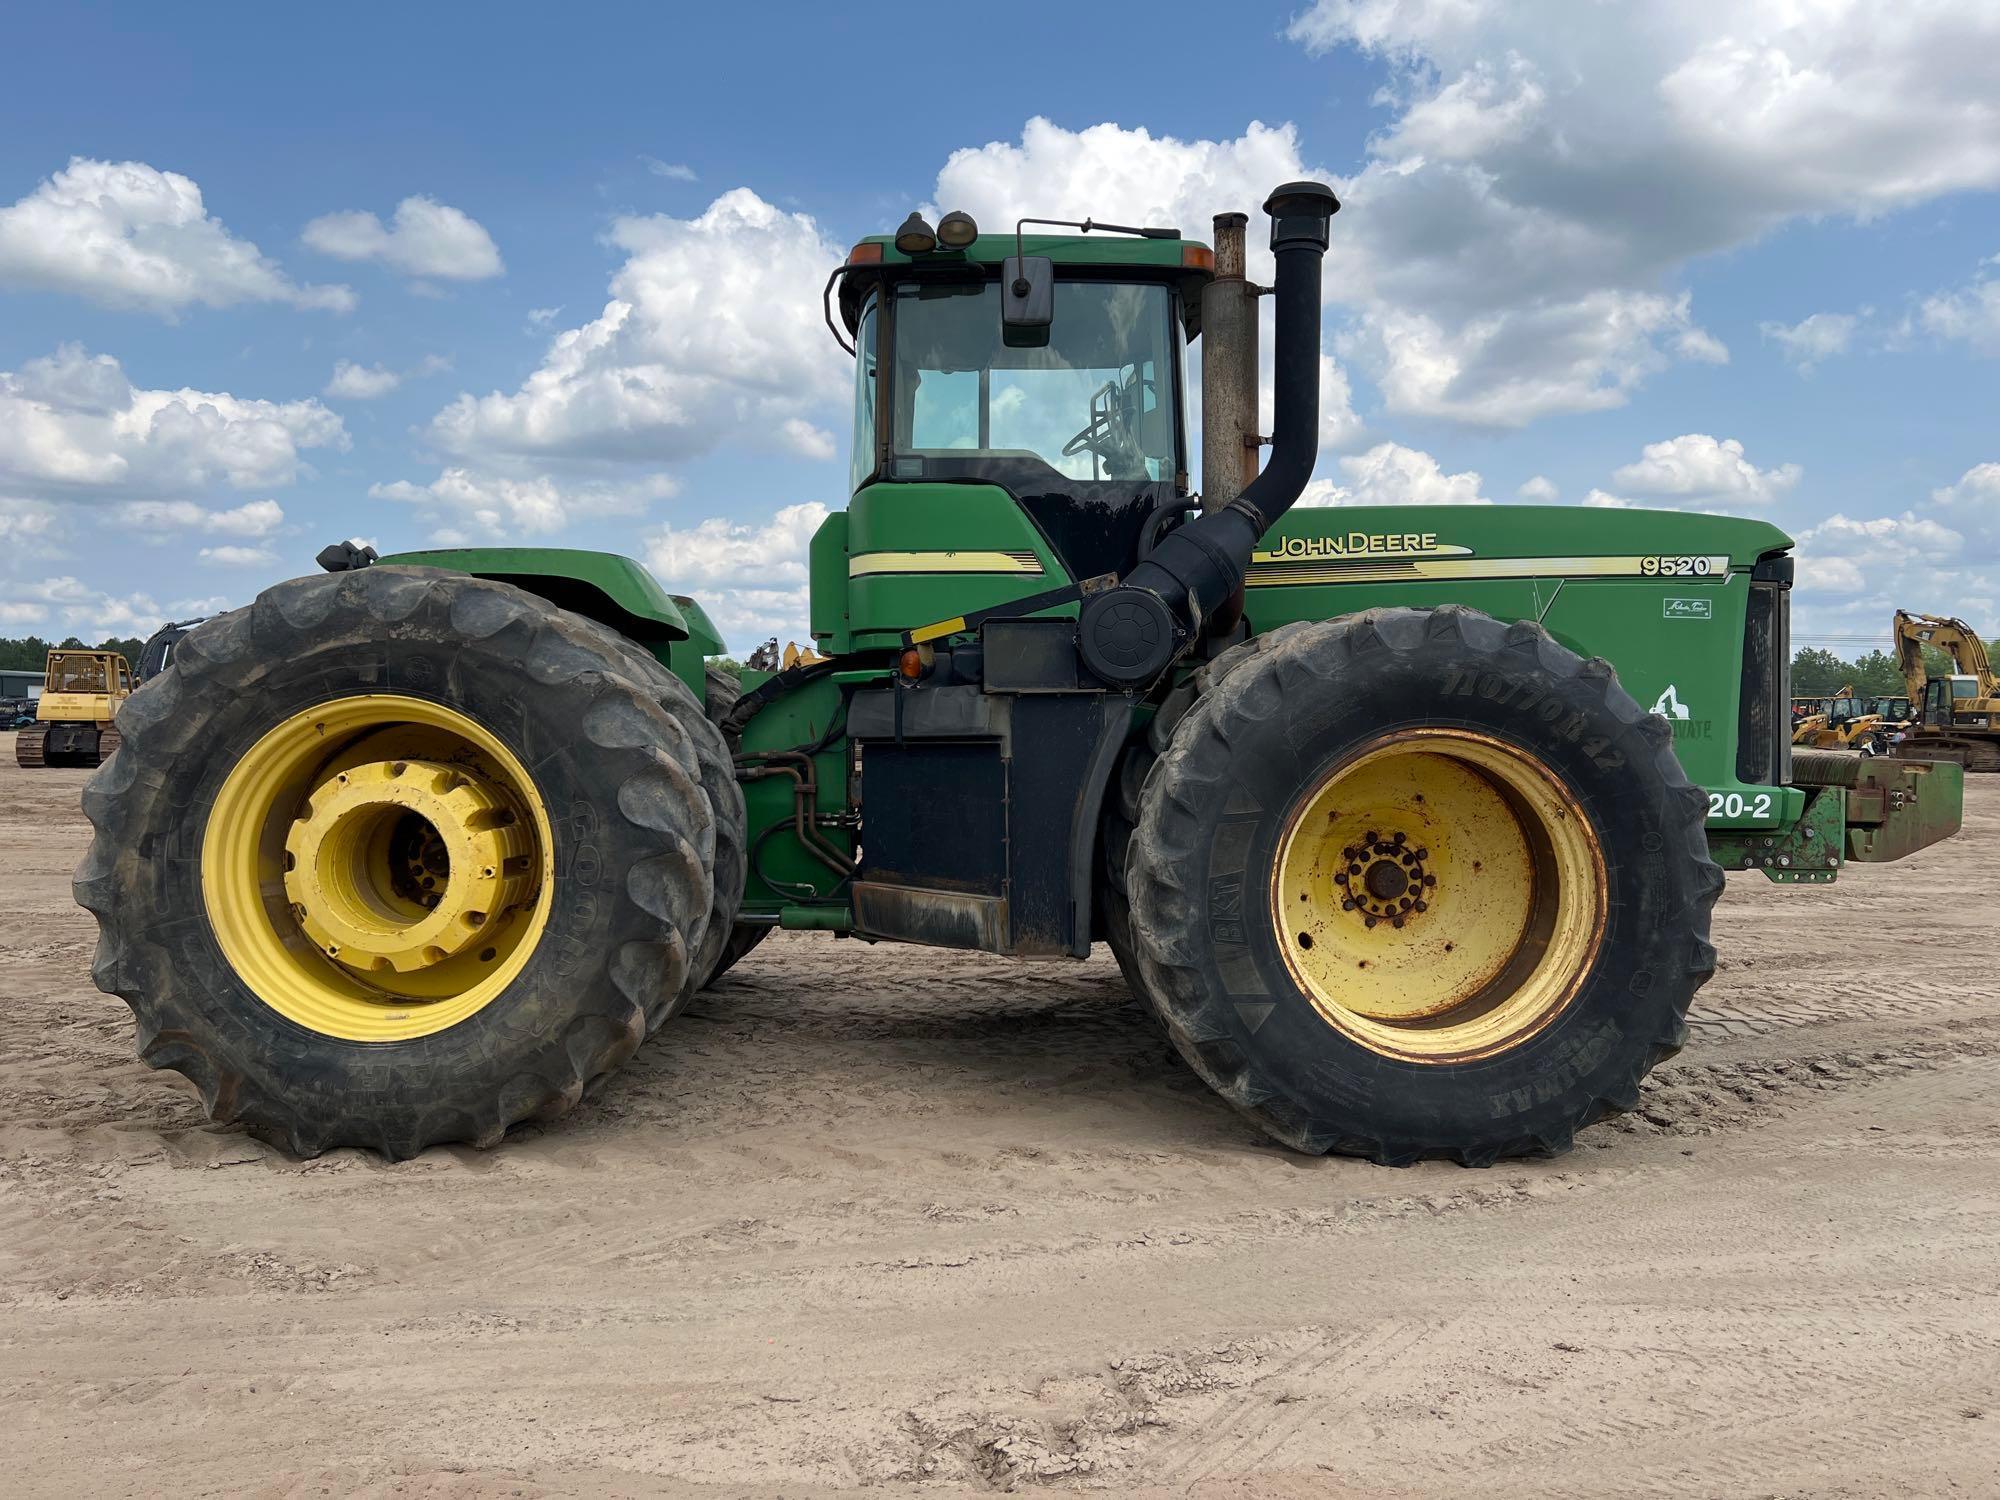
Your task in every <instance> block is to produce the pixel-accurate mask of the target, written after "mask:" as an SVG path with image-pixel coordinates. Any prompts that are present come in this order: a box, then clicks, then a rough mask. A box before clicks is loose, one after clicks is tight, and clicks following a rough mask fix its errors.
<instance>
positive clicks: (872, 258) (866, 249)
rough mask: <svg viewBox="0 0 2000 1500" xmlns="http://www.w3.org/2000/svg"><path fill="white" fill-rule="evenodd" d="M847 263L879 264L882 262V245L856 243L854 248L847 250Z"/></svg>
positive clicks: (861, 264) (851, 264)
mask: <svg viewBox="0 0 2000 1500" xmlns="http://www.w3.org/2000/svg"><path fill="white" fill-rule="evenodd" d="M847 263H848V264H849V265H850V266H879V265H880V264H882V247H881V246H880V245H868V244H862V245H856V246H855V247H854V248H853V249H852V250H850V251H848V252H847Z"/></svg>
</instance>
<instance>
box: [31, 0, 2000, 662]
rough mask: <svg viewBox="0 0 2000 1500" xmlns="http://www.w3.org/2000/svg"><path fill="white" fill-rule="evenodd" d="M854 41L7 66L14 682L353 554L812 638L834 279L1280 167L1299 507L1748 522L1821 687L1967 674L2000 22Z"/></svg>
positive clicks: (359, 16) (1389, 23) (832, 357)
mask: <svg viewBox="0 0 2000 1500" xmlns="http://www.w3.org/2000/svg"><path fill="white" fill-rule="evenodd" d="M834 10H835V8H832V7H824V6H791V5H766V6H761V7H758V8H756V9H755V10H754V11H751V10H749V9H747V8H726V7H725V8H712V9H711V8H703V9H699V10H693V9H689V10H685V11H684V10H683V9H682V8H678V7H675V8H667V7H658V6H645V7H601V6H592V5H572V6H569V7H564V8H562V9H561V10H560V11H559V12H550V11H548V10H547V9H546V8H537V9H529V8H526V7H505V6H481V7H470V6H456V5H435V6H425V7H399V8H395V9H391V8H387V7H352V8H350V9H349V10H348V11H346V12H302V11H295V10H289V9H283V8H269V9H267V10H264V11H261V12H246V11H242V10H239V9H234V8H228V9H224V8H216V7H201V8H194V9H192V10H187V11H186V12H185V13H173V12H167V11H162V10H161V9H160V8H158V7H139V6H87V5H70V6H61V7H44V8H41V9H39V10H30V11H25V12H22V13H20V14H18V15H16V16H15V17H13V18H12V19H11V20H10V32H11V38H12V41H13V43H14V45H12V46H11V47H10V49H9V56H8V60H7V61H6V62H5V63H0V372H5V373H0V542H4V548H0V633H8V634H19V633H25V632H26V631H29V630H37V631H41V632H43V633H49V632H61V631H68V630H77V631H79V632H80V633H82V634H85V635H95V634H100V633H103V632H105V631H109V630H118V631H120V632H124V631H136V630H143V629H145V628H147V627H149V625H150V624H151V623H152V622H153V621H155V620H157V619H158V618H159V617H161V616H162V615H165V614H180V613H188V612H193V611H195V610H207V609H213V608H217V607H221V606H223V605H226V604H235V603H241V602H244V601H246V600H247V599H248V598H249V597H250V596H251V595H252V594H254V593H255V591H256V590H257V589H258V588H260V587H263V586H264V585H266V584H268V583H270V582H272V581H275V580H276V579H278V578H282V577H285V576H289V575H292V574H296V573H299V572H302V571H307V570H308V569H309V568H310V565H311V564H310V559H311V556H312V554H313V552H315V551H316V550H317V549H318V548H319V547H320V546H321V545H323V544H324V543H325V542H327V541H329V540H332V539H335V538H337V537H340V536H345V535H355V536H361V537H366V538H369V539H372V540H373V541H375V542H376V543H377V545H379V546H381V547H382V548H383V550H385V551H387V550H391V549H393V548H400V547H408V546H414V545H421V544H424V543H427V542H431V541H434V540H439V539H442V540H446V541H453V540H458V541H488V540H514V541H536V542H543V543H547V544H556V545H572V546H603V547H610V548H614V549H616V550H619V551H623V552H628V553H631V554H633V555H636V556H640V557H643V558H645V559H646V560H647V561H648V562H649V563H650V564H651V565H652V566H653V567H654V568H655V571H657V572H658V573H660V574H661V576H662V578H663V579H664V580H665V581H666V582H668V583H669V584H670V585H671V586H674V587H676V588H679V589H685V590H687V591H691V592H694V593H697V594H699V595H701V596H702V597H703V598H704V599H708V600H714V601H717V606H716V612H717V614H718V617H719V618H721V619H722V620H723V621H724V622H725V625H726V627H727V629H728V631H729V633H730V635H731V637H732V641H733V642H734V643H735V644H737V645H739V646H743V645H748V644H752V643H754V641H755V640H756V639H759V638H761V637H762V635H764V634H766V633H777V634H779V635H786V634H793V635H797V634H802V632H803V624H802V621H803V608H802V602H801V601H802V594H801V589H802V580H803V571H802V562H803V547H804V540H805V538H806V536H808V535H809V534H810V531H811V528H812V526H813V525H814V524H816V522H817V520H818V518H819V516H820V515H821V514H822V513H823V510H824V508H827V507H838V506H839V505H840V504H841V503H842V502H843V501H844V499H845V494H844V489H845V474H846V454H845V446H846V437H845V410H844V409H845V405H846V390H845V381H846V370H845V367H844V359H843V357H842V356H840V355H839V354H838V353H837V351H835V350H834V349H833V347H832V344H831V341H830V340H828V339H827V337H826V334H825V331H824V329H823V328H822V327H821V326H820V325H819V321H818V310H817V299H818V292H819V286H820V283H821V281H822V280H823V279H824V275H825V272H826V270H827V269H830V267H831V265H832V263H833V261H834V259H835V257H837V256H838V254H839V253H840V252H841V250H842V248H844V246H845V245H846V244H848V243H849V242H851V241H852V240H853V239H855V238H858V237H859V236H861V235H863V234H867V233H874V232H879V231H881V230H884V229H888V228H892V227H893V226H894V225H895V223H896V222H897V221H898V220H900V218H901V217H902V216H903V214H904V213H906V212H908V210H909V209H910V208H911V207H914V206H917V205H920V204H922V205H936V206H939V207H967V208H970V209H971V210H972V211H973V212H975V213H976V214H978V215H980V216H981V217H982V218H990V219H991V220H994V221H998V220H1000V219H1001V218H1002V216H1003V215H1011V214H1015V213H1023V212H1043V213H1055V214H1072V213H1073V214H1075V215H1076V216H1081V215H1083V214H1086V213H1094V214H1097V215H1099V216H1101V217H1108V218H1118V217H1147V218H1151V217H1153V216H1155V215H1157V214H1160V213H1166V214H1171V215H1172V216H1174V217H1175V218H1177V219H1178V220H1179V222H1180V223H1181V224H1182V226H1183V227H1184V228H1186V229H1188V230H1189V231H1190V232H1194V231H1198V230H1199V229H1200V228H1201V227H1202V226H1203V225H1205V223H1206V220H1207V217H1208V215H1209V214H1211V213H1213V212H1216V211H1218V210H1222V209H1227V208H1250V209H1254V207H1255V205H1256V203H1257V201H1259V199H1260V198H1261V195H1262V192H1263V190H1265V189H1267V188H1268V187H1269V186H1271V185H1273V184H1274V183H1275V182H1276V181H1277V180H1279V179H1280V178H1281V177H1282V176H1285V175H1298V174H1301V173H1311V174H1314V175H1324V176H1327V177H1329V178H1331V179H1333V180H1335V181H1336V182H1337V183H1338V184H1339V186H1340V187H1341V189H1342V192H1343V197H1344V198H1345V200H1346V203H1347V207H1346V209H1345V211H1344V212H1343V213H1342V215H1341V216H1340V218H1339V219H1338V220H1337V221H1336V224H1335V237H1336V250H1335V254H1334V255H1333V256H1332V257H1330V259H1329V270H1328V288H1327V289H1328V298H1329V313H1328V322H1327V328H1326V339H1327V348H1328V352H1329V354H1330V355H1331V356H1332V357H1333V358H1334V359H1335V360H1336V362H1337V364H1336V368H1337V370H1338V372H1339V375H1340V377H1341V379H1340V380H1336V381H1334V382H1333V383H1332V384H1331V385H1330V389H1331V390H1333V391H1334V392H1335V393H1336V394H1337V393H1338V392H1339V391H1340V389H1341V388H1342V386H1341V381H1342V380H1344V388H1345V391H1346V400H1345V403H1344V404H1342V403H1341V402H1340V401H1338V400H1335V401H1333V402H1332V403H1330V405H1331V407H1332V410H1330V412H1329V417H1328V421H1327V424H1326V432H1325V442H1324V445H1323V451H1322V454H1321V460H1320V465H1319V471H1318V472H1319V483H1318V484H1317V486H1316V488H1315V491H1314V493H1313V495H1312V496H1311V498H1312V499H1314V500H1316V501H1318V502H1320V503H1329V504H1339V503H1348V502H1362V501H1373V502H1383V501H1387V502H1407V503H1434V502H1466V501H1479V500H1484V501H1491V502H1494V503H1503V504H1504V503H1520V502H1521V500H1522V499H1523V498H1524V495H1523V487H1524V486H1526V487H1527V491H1526V497H1527V498H1547V499H1553V500H1555V501H1556V502H1557V503H1566V504H1585V503H1591V504H1616V503H1626V504H1645V505H1667V506H1672V507H1680V508H1699V509H1718V510H1728V511H1732V512H1736V513H1740V514H1747V515H1758V516H1763V517H1767V518H1769V519H1771V520H1773V521H1775V522H1776V523H1777V524H1779V525H1781V526H1783V527H1785V528H1786V529H1787V530H1789V531H1791V532H1792V533H1793V534H1794V535H1795V536H1798V537H1799V538H1800V552H1801V559H1802V580H1803V581H1802V586H1801V589H1800V592H1799V595H1798V598H1797V601H1796V603H1797V612H1798V616H1799V622H1800V633H1801V635H1802V636H1815V637H1819V638H1823V639H1824V640H1825V641H1826V642H1827V643H1828V644H1833V645H1835V646H1837V647H1838V648H1840V649H1842V650H1843V651H1848V650H1860V649H1865V647H1866V644H1867V643H1870V642H1873V641H1877V640H1880V639H1883V638H1884V637H1885V629H1886V624H1887V618H1888V614H1889V612H1890V610H1891V609H1892V608H1893V607H1894V606H1895V605H1897V604H1904V605H1908V606H1911V607H1915V608H1922V609H1931V610H1940V611H1943V612H1946V613H1957V614H1964V615H1966V616H1967V617H1969V618H1972V619H1974V620H1975V622H1976V623H1978V624H1980V625H1981V626H1982V627H1983V628H1984V629H1985V630H1986V632H1987V633H1988V634H1994V633H2000V423H1997V422H1996V421H1995V417H1996V410H1995V408H1996V399H1995V398H1996V392H2000V381H1996V374H2000V368H1996V364H1995V359H1996V356H2000V195H1997V194H1996V190H2000V111H1996V104H1995V102H1994V101H1996V100H2000V7H1995V6H1994V5H1992V4H1991V3H1990V0H1966V3H1951V0H1936V3H1932V4H1928V5H1925V6H1920V7H1911V8H1903V9H1899V10H1898V11H1895V12H1889V11H1885V10H1884V9H1883V8H1881V7H1871V6H1867V5H1859V4H1848V3H1839V0H1786V3H1782V4H1781V3H1777V0H1772V3H1770V4H1741V3H1739V4H1721V3H1716V4H1705V3H1699V0H1682V3H1678V4H1671V5H1670V4H1665V3H1653V4H1648V3H1634V4H1631V5H1625V6H1590V7H1577V6H1574V5H1565V4H1560V3H1557V0H1515V3H1507V4H1503V3H1500V0H1320V3H1318V4H1315V5H1296V6H1285V5H1280V6H1274V7H1268V8H1267V7H1261V6H1258V5H1254V4H1246V5H1242V6H1237V7H1231V8H1229V9H1228V11H1227V20H1226V23H1218V21H1217V19H1216V18H1217V16H1218V15H1222V14H1223V13H1222V12H1217V11H1215V10H1214V9H1213V8H1212V7H1211V8H1201V9H1198V8H1195V7H1192V6H1189V7H1176V6H1171V5H1157V6H1151V7H1147V8H1145V9H1144V10H1143V11H1128V10H1126V9H1125V8H1120V7H1112V8H1107V7H1078V6H1050V5H1039V4H1016V5H1011V6H1008V7H1006V8H1004V9H996V8H990V7H982V8H977V9H973V8H965V7H957V8H947V7H939V8H935V9H933V10H931V11H928V12H926V13H924V14H923V17H922V23H921V25H919V24H918V22H917V20H916V19H915V17H914V14H911V15H904V14H902V13H898V15H897V16H896V17H894V18H886V13H883V12H879V11H877V12H856V13H855V14H854V16H852V17H850V16H848V15H845V14H836V13H833V12H834ZM1141 17H1143V19H1141ZM1196 67H1198V68H1199V70H1200V71H1199V72H1198V73H1195V72H1191V71H1190V70H1191V69H1192V68H1196ZM195 195H198V203H197V202H196V198H195ZM370 216H372V218H371V217H370ZM253 247H254V248H253ZM697 310H699V312H700V316H699V317H697V316H696V312H697ZM343 368H344V369H345V374H344V375H343V374H339V373H338V372H339V371H340V370H342V369H343ZM1537 481H1539V482H1537Z"/></svg>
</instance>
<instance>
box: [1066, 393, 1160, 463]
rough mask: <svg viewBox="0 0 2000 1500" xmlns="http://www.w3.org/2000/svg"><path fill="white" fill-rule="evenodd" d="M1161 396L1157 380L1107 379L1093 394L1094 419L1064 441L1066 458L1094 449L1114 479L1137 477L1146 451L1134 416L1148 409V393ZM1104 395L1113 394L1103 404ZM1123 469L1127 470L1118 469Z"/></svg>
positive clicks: (1155, 398)
mask: <svg viewBox="0 0 2000 1500" xmlns="http://www.w3.org/2000/svg"><path fill="white" fill-rule="evenodd" d="M1149 393H1150V394H1151V395H1152V396H1153V399H1154V401H1155V402H1157V401H1158V400H1159V393H1158V387H1157V385H1156V383H1155V382H1153V381H1151V380H1147V379H1144V378H1143V377H1140V376H1137V375H1135V376H1134V377H1133V379H1132V381H1131V383H1130V384H1127V385H1123V386H1121V385H1119V384H1118V382H1117V381H1115V380H1107V381H1106V382H1105V383H1104V384H1103V386H1102V387H1100V388H1099V389H1098V390H1097V392H1096V393H1095V394H1094V395H1093V396H1092V397H1091V402H1090V423H1089V425H1088V426H1086V427H1085V428H1084V429H1083V430H1082V431H1080V432H1078V433H1077V434H1076V436H1075V437H1073V438H1071V439H1070V440H1069V441H1068V442H1066V443H1064V444H1063V448H1062V452H1063V457H1064V458H1073V457H1074V456H1075V455H1077V454H1079V453H1086V452H1087V453H1090V454H1092V455H1093V456H1095V457H1098V458H1101V459H1103V460H1105V462H1106V464H1107V466H1109V467H1111V468H1112V470H1113V472H1112V474H1111V476H1110V477H1111V478H1113V479H1136V478H1138V477H1140V476H1141V475H1142V474H1143V473H1144V471H1145V467H1146V455H1145V451H1144V449H1143V448H1142V447H1141V446H1140V443H1139V440H1138V438H1137V437H1136V436H1135V435H1134V433H1133V430H1132V429H1133V419H1134V418H1136V417H1137V416H1138V415H1139V414H1140V413H1142V412H1143V411H1144V410H1145V401H1146V397H1147V395H1148V394H1149ZM1100 398H1109V399H1106V400H1105V401H1104V405H1103V406H1101V407H1100V406H1099V405H1098V404H1097V403H1098V401H1099V399H1100ZM1119 470H1123V471H1124V472H1122V473H1121V472H1118V471H1119Z"/></svg>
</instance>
